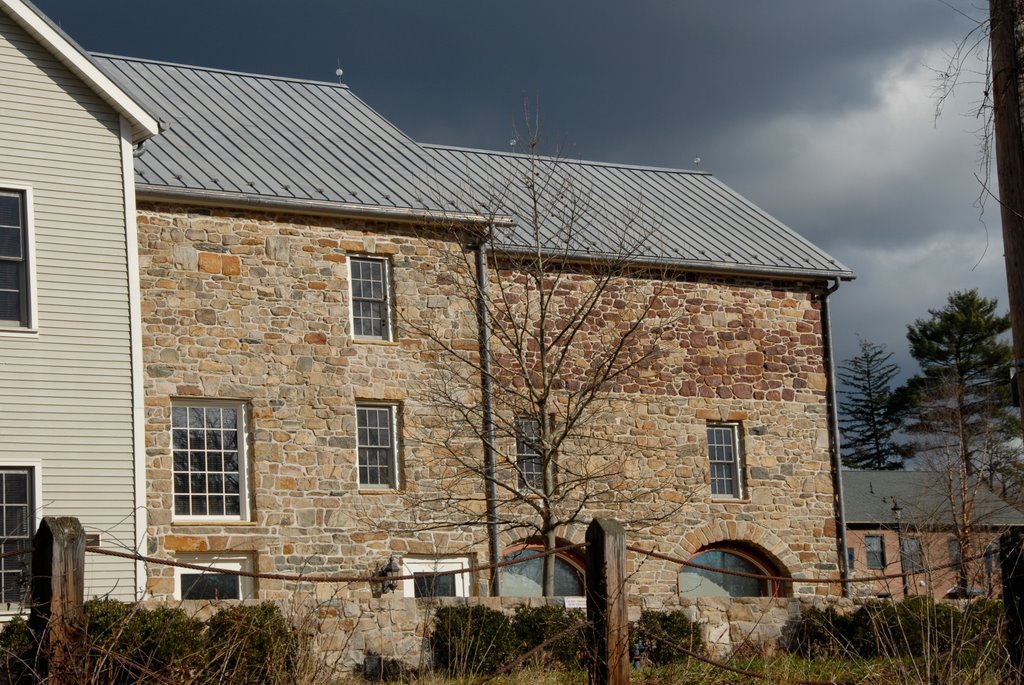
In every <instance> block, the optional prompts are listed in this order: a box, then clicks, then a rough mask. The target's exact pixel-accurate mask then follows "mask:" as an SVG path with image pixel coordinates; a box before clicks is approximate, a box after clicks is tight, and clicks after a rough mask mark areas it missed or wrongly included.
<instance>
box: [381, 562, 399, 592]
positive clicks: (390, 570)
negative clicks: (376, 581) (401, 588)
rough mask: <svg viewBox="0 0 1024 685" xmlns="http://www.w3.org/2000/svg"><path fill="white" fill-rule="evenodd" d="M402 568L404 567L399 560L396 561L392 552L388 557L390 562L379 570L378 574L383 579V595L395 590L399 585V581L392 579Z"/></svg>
mask: <svg viewBox="0 0 1024 685" xmlns="http://www.w3.org/2000/svg"><path fill="white" fill-rule="evenodd" d="M401 570H402V568H401V567H400V566H399V565H398V562H397V561H395V555H394V554H392V555H391V556H390V557H388V563H387V564H385V565H384V566H382V567H381V569H380V570H379V571H377V575H378V576H379V577H380V578H381V579H382V580H381V583H380V593H381V594H382V595H386V594H387V593H389V592H394V591H395V589H396V588H397V587H398V581H397V580H392V577H393V576H397V575H398V574H399V573H400V572H401Z"/></svg>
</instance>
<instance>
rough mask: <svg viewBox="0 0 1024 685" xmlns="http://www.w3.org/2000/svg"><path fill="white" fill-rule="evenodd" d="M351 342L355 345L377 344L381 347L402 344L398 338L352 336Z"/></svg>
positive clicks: (399, 345)
mask: <svg viewBox="0 0 1024 685" xmlns="http://www.w3.org/2000/svg"><path fill="white" fill-rule="evenodd" d="M352 342H353V343H355V344H356V345H379V346H381V347H401V346H402V343H401V341H399V340H377V339H376V338H353V339H352Z"/></svg>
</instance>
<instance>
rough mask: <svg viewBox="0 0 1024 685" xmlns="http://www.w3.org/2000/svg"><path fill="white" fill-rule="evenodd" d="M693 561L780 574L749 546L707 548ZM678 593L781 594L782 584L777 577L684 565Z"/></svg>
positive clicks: (747, 570) (700, 595) (734, 568)
mask: <svg viewBox="0 0 1024 685" xmlns="http://www.w3.org/2000/svg"><path fill="white" fill-rule="evenodd" d="M690 561H691V562H693V563H694V564H700V565H701V566H710V567H713V568H720V569H722V570H724V571H739V572H741V573H753V574H757V575H763V576H779V575H781V574H780V573H779V571H778V570H777V569H776V568H775V565H774V564H772V563H771V562H770V561H768V560H767V559H766V558H764V557H763V556H762V555H760V554H758V553H756V552H754V551H752V550H749V549H737V548H734V547H728V546H721V547H714V548H710V549H704V550H702V551H700V552H699V553H697V555H696V556H694V557H693V558H691V559H690ZM679 594H680V596H682V597H779V596H781V595H782V588H781V586H780V583H779V582H778V581H772V580H767V579H762V578H748V577H745V576H736V575H731V574H728V573H721V572H718V571H706V570H704V569H701V568H693V567H692V566H684V567H683V568H682V570H681V571H680V572H679Z"/></svg>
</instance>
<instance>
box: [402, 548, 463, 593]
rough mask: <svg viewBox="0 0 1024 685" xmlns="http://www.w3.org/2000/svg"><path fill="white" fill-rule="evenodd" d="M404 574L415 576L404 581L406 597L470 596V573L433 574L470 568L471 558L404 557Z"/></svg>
mask: <svg viewBox="0 0 1024 685" xmlns="http://www.w3.org/2000/svg"><path fill="white" fill-rule="evenodd" d="M402 565H403V567H404V570H403V572H402V575H403V576H415V577H414V578H411V579H408V580H404V581H402V585H403V590H404V593H405V596H406V597H417V598H426V597H468V596H469V587H470V577H469V573H468V572H466V573H455V574H451V575H446V576H432V575H430V574H432V573H437V572H438V571H457V570H462V569H468V568H469V559H467V558H465V557H454V558H447V559H408V558H406V559H403V560H402Z"/></svg>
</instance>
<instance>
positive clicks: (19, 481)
mask: <svg viewBox="0 0 1024 685" xmlns="http://www.w3.org/2000/svg"><path fill="white" fill-rule="evenodd" d="M32 507H33V502H32V470H31V469H28V468H8V467H0V524H2V525H3V528H2V530H3V536H2V537H0V552H3V553H7V552H13V551H15V550H18V549H27V548H29V547H31V546H32ZM31 560H32V554H31V553H26V554H19V555H16V556H10V557H3V558H0V610H2V609H4V608H11V607H12V605H17V604H21V603H22V602H23V601H24V599H25V593H26V591H27V589H28V582H27V581H28V567H29V563H30V562H31Z"/></svg>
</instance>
